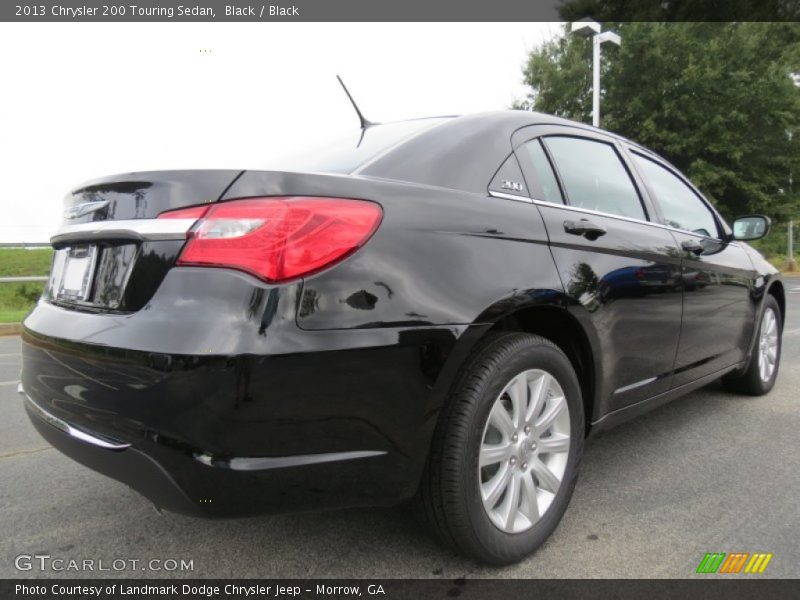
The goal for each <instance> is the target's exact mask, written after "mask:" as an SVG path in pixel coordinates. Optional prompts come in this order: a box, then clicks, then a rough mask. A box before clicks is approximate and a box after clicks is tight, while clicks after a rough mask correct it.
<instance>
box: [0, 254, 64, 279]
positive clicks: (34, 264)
mask: <svg viewBox="0 0 800 600" xmlns="http://www.w3.org/2000/svg"><path fill="white" fill-rule="evenodd" d="M52 261H53V250H52V249H51V248H29V249H28V248H0V277H22V276H26V275H47V274H48V273H49V272H50V263H51V262H52Z"/></svg>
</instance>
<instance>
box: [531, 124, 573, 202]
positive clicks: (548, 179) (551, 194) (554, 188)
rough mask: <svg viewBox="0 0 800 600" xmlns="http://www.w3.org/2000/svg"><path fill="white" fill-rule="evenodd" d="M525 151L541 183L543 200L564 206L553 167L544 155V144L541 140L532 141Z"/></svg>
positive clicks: (537, 179)
mask: <svg viewBox="0 0 800 600" xmlns="http://www.w3.org/2000/svg"><path fill="white" fill-rule="evenodd" d="M525 151H526V152H527V153H528V157H529V158H530V159H531V164H532V165H533V169H534V170H535V171H536V181H538V182H539V187H541V189H542V195H543V196H544V197H543V198H540V200H546V201H547V202H556V203H557V204H564V199H563V198H562V197H561V190H560V189H558V180H557V179H556V175H555V173H553V167H552V166H551V165H550V160H548V158H547V155H546V154H545V153H544V149H543V148H542V144H541V143H540V142H539V140H531V141H530V142H528V143H527V144H525Z"/></svg>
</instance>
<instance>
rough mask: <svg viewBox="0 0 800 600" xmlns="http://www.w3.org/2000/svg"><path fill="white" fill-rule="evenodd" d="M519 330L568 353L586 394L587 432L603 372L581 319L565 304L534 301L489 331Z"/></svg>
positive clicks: (507, 316) (503, 317)
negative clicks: (600, 376)
mask: <svg viewBox="0 0 800 600" xmlns="http://www.w3.org/2000/svg"><path fill="white" fill-rule="evenodd" d="M498 331H509V332H511V331H519V332H524V333H531V334H535V335H539V336H541V337H543V338H546V339H548V340H550V341H551V342H553V343H554V344H555V345H556V346H558V347H559V348H560V349H561V351H562V352H564V354H566V356H567V358H568V359H569V361H570V363H571V364H572V367H573V369H575V373H576V374H577V375H578V382H579V383H580V386H581V396H582V397H583V407H584V415H585V418H586V432H587V433H588V432H589V427H590V423H591V422H592V421H593V420H594V408H595V393H596V390H597V386H596V377H597V373H599V372H600V369H601V367H600V365H599V364H597V363H598V361H597V359H598V358H599V357H598V354H597V353H595V352H594V350H593V347H592V342H591V341H590V337H589V335H588V334H587V331H586V330H585V328H584V326H583V325H582V324H581V322H580V321H579V320H578V319H577V318H576V317H575V316H574V315H573V314H572V313H571V312H570V311H569V310H567V309H565V308H564V307H563V306H557V305H534V306H528V307H525V308H520V309H518V310H515V311H513V312H510V313H508V314H506V315H504V316H502V317H501V318H499V319H498V320H497V321H495V323H494V324H493V325H492V327H491V328H490V329H489V330H488V331H487V334H489V333H493V332H498Z"/></svg>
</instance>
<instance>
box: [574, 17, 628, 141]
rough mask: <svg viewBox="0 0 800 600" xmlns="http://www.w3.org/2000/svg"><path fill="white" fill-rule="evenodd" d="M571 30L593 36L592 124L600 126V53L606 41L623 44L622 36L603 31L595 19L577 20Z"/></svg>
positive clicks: (582, 34) (585, 35)
mask: <svg viewBox="0 0 800 600" xmlns="http://www.w3.org/2000/svg"><path fill="white" fill-rule="evenodd" d="M571 32H572V33H575V34H578V35H581V36H584V37H591V38H592V125H594V126H595V127H600V54H601V47H602V45H603V44H604V43H605V42H611V43H612V44H616V45H617V46H619V45H621V44H622V38H620V37H619V35H617V34H616V33H614V32H613V31H602V28H601V27H600V23H596V22H595V21H591V20H586V21H576V22H575V23H573V24H572V26H571Z"/></svg>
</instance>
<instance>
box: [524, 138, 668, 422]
mask: <svg viewBox="0 0 800 600" xmlns="http://www.w3.org/2000/svg"><path fill="white" fill-rule="evenodd" d="M526 129H527V130H528V131H527V132H526V133H527V134H528V135H526V136H524V137H522V136H520V133H521V132H517V133H516V134H515V138H514V140H513V142H514V146H515V152H516V153H517V157H518V158H519V161H520V163H521V164H522V166H523V171H524V174H525V178H526V182H527V184H528V187H529V189H530V191H531V197H532V198H533V199H534V202H535V204H536V205H537V206H538V208H539V210H540V211H541V214H542V216H543V218H544V221H545V224H546V226H547V231H548V235H549V237H550V245H551V250H552V254H553V258H554V259H555V263H556V265H557V267H558V271H559V274H560V275H561V279H562V282H563V284H564V288H565V290H566V292H567V294H568V296H569V298H570V301H571V303H572V305H571V306H570V307H569V310H570V311H571V312H572V314H574V315H575V316H576V317H577V318H578V319H579V320H580V321H582V322H583V324H584V326H585V329H586V330H587V331H590V332H593V335H594V336H596V343H598V344H599V346H600V348H601V361H602V369H601V372H599V373H597V374H596V377H597V381H596V384H597V389H598V396H597V399H598V402H597V403H596V406H595V415H593V418H594V419H597V418H598V416H599V415H600V414H604V413H607V412H611V411H613V410H616V409H619V408H623V407H625V406H628V405H630V404H633V403H636V402H639V401H641V400H644V399H646V398H649V397H652V396H654V395H657V394H659V393H661V392H665V391H667V390H668V389H669V386H670V379H671V373H672V368H673V363H674V359H675V352H676V349H677V347H678V338H679V334H680V326H681V292H680V285H679V283H680V261H681V253H680V250H679V248H678V247H677V245H676V242H675V239H674V237H673V236H672V235H671V234H670V232H669V231H668V230H667V229H666V228H664V227H663V226H660V225H657V224H655V223H653V222H652V221H651V218H652V217H651V215H652V207H651V206H650V204H649V201H648V199H647V197H646V196H645V195H644V194H642V193H641V191H640V186H638V185H637V182H638V179H637V177H636V175H635V174H634V173H633V172H632V171H631V170H629V168H628V166H627V165H626V163H625V161H624V160H623V158H622V154H621V149H620V148H619V147H618V146H617V144H616V142H615V141H614V140H613V139H612V138H610V137H607V136H604V135H601V134H599V133H595V132H590V131H585V130H581V129H573V128H566V127H551V126H534V127H530V128H526ZM521 131H522V132H525V130H521ZM533 134H536V135H533Z"/></svg>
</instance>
